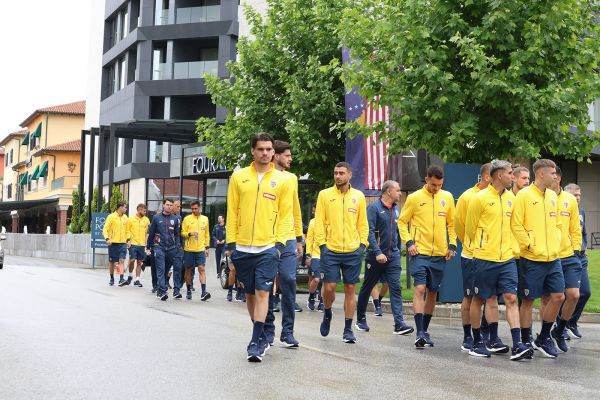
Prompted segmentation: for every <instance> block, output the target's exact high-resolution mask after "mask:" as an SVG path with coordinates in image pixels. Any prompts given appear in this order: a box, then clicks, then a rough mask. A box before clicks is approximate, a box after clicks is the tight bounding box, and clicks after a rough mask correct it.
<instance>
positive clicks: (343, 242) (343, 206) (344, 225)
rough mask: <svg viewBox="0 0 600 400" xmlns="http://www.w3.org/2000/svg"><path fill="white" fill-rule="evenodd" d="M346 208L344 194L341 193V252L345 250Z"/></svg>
mask: <svg viewBox="0 0 600 400" xmlns="http://www.w3.org/2000/svg"><path fill="white" fill-rule="evenodd" d="M345 209H346V194H345V193H344V194H343V195H342V252H343V251H345V250H346V229H345V228H346V224H345V223H344V222H345V218H344V210H345Z"/></svg>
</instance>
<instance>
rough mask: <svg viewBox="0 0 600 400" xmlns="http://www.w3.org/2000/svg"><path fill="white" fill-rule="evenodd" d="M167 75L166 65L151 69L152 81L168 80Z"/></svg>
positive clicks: (162, 64)
mask: <svg viewBox="0 0 600 400" xmlns="http://www.w3.org/2000/svg"><path fill="white" fill-rule="evenodd" d="M170 78H171V77H170V76H168V74H167V63H160V64H158V65H155V66H154V68H153V69H152V80H162V79H170Z"/></svg>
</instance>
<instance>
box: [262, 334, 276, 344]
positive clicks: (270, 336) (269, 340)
mask: <svg viewBox="0 0 600 400" xmlns="http://www.w3.org/2000/svg"><path fill="white" fill-rule="evenodd" d="M263 335H264V338H265V340H266V341H267V343H268V344H269V347H273V343H274V342H275V332H266V331H265V332H264V333H263Z"/></svg>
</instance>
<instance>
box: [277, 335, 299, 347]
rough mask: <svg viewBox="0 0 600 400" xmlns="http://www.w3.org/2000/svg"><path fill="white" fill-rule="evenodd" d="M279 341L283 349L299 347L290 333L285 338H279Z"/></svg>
mask: <svg viewBox="0 0 600 400" xmlns="http://www.w3.org/2000/svg"><path fill="white" fill-rule="evenodd" d="M279 341H280V342H281V344H282V345H283V347H287V348H289V349H294V348H298V346H300V342H298V341H297V340H296V339H295V338H294V335H293V334H292V333H288V334H287V335H285V336H281V337H280V338H279Z"/></svg>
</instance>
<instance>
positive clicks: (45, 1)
mask: <svg viewBox="0 0 600 400" xmlns="http://www.w3.org/2000/svg"><path fill="white" fill-rule="evenodd" d="M90 2H91V0H51V1H49V0H21V1H3V2H2V16H3V18H2V23H1V24H0V38H2V39H1V40H2V46H1V49H2V53H3V56H2V57H1V59H2V61H1V62H0V90H1V92H0V104H1V106H0V138H3V137H4V136H6V135H7V134H8V133H10V132H14V131H16V130H19V129H20V127H19V124H20V123H21V122H22V121H23V120H24V119H25V118H27V117H28V116H29V115H30V114H31V113H32V112H33V111H35V110H36V109H38V108H42V107H47V106H52V105H58V104H64V103H70V102H73V101H78V100H85V95H86V83H87V68H88V59H87V58H88V47H89V40H90V32H89V31H88V25H89V21H90V12H91V7H90Z"/></svg>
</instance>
